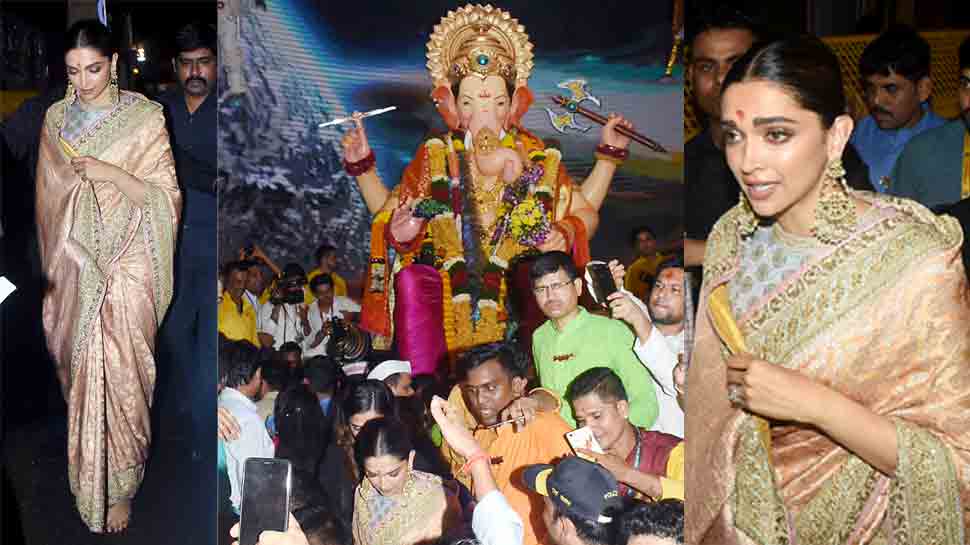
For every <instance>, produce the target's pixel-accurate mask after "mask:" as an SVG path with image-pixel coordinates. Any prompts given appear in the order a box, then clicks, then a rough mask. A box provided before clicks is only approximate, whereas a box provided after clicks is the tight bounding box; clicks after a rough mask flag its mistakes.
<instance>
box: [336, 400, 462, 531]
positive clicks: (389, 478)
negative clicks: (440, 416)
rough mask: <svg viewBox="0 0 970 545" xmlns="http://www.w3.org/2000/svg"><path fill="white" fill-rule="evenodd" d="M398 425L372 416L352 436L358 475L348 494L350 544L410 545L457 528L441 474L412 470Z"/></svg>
mask: <svg viewBox="0 0 970 545" xmlns="http://www.w3.org/2000/svg"><path fill="white" fill-rule="evenodd" d="M414 456H415V451H414V447H413V445H412V443H411V440H410V439H409V438H408V433H407V431H406V428H405V426H404V424H403V423H401V422H400V421H399V420H397V419H396V418H376V419H374V420H371V421H369V422H367V423H366V424H364V427H362V428H361V429H360V432H359V433H358V434H357V439H356V443H355V444H354V457H355V458H356V459H357V465H358V466H359V467H360V468H361V469H362V470H363V471H362V472H363V478H362V479H361V481H360V485H358V486H357V491H356V492H355V493H354V516H353V537H354V545H416V544H419V543H431V542H435V541H436V540H437V539H438V538H440V537H442V536H451V535H453V534H454V533H455V532H457V531H459V530H460V529H461V508H460V507H459V506H458V499H457V495H456V493H455V491H454V490H452V489H451V488H450V487H449V486H448V483H446V482H444V481H442V479H441V477H438V476H437V475H432V474H430V473H424V472H423V471H417V470H415V469H414Z"/></svg>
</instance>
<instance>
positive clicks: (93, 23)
mask: <svg viewBox="0 0 970 545" xmlns="http://www.w3.org/2000/svg"><path fill="white" fill-rule="evenodd" d="M82 47H90V48H91V49H94V50H95V51H97V52H98V53H100V54H102V55H104V56H105V57H110V56H111V55H112V54H113V53H115V52H116V49H115V47H114V41H113V40H112V37H111V31H109V30H108V27H106V26H104V25H102V24H101V22H100V21H98V20H96V19H83V20H81V21H78V22H76V23H74V24H73V25H71V28H69V29H67V40H66V43H65V44H64V53H67V52H68V51H70V50H72V49H80V48H82Z"/></svg>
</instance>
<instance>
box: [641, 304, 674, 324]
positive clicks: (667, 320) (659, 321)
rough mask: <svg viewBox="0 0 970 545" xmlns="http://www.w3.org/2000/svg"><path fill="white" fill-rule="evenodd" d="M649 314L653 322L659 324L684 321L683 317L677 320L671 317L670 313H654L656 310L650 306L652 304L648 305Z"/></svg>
mask: <svg viewBox="0 0 970 545" xmlns="http://www.w3.org/2000/svg"><path fill="white" fill-rule="evenodd" d="M647 314H649V315H650V321H651V322H653V323H655V324H657V325H677V324H679V323H681V322H682V321H683V319H680V320H676V319H674V318H671V317H670V315H669V314H668V315H666V316H659V317H658V316H657V315H656V314H655V313H654V311H653V309H652V308H651V307H650V305H647Z"/></svg>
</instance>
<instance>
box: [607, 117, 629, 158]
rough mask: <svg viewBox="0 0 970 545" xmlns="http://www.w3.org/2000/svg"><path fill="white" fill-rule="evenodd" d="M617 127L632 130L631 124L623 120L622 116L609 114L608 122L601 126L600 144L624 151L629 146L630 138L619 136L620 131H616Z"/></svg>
mask: <svg viewBox="0 0 970 545" xmlns="http://www.w3.org/2000/svg"><path fill="white" fill-rule="evenodd" d="M617 125H619V126H621V127H624V128H627V129H630V130H631V131H632V130H633V123H631V122H629V121H627V120H626V119H624V117H623V116H622V115H619V114H610V117H609V120H608V121H607V122H606V125H604V126H603V132H602V135H601V136H600V144H606V145H608V146H613V147H617V148H620V149H626V148H627V146H629V145H630V137H629V136H625V135H623V134H620V131H618V130H616V127H617Z"/></svg>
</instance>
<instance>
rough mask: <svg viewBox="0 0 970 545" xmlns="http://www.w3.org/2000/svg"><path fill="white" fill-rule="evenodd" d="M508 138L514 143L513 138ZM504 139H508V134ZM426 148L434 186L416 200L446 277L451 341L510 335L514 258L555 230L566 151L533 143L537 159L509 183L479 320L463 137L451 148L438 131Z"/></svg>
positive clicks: (454, 346)
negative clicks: (465, 235)
mask: <svg viewBox="0 0 970 545" xmlns="http://www.w3.org/2000/svg"><path fill="white" fill-rule="evenodd" d="M449 138H450V137H449ZM506 140H509V141H510V142H511V143H512V145H514V141H513V140H512V139H510V138H508V137H507V138H506ZM503 144H506V143H505V142H504V141H503ZM425 147H426V150H427V152H428V161H427V168H428V170H427V171H426V172H427V173H426V176H427V180H428V182H427V183H428V185H427V186H426V187H428V189H429V191H428V192H427V194H426V195H425V197H424V198H423V199H421V200H420V201H419V202H418V203H417V204H416V206H415V212H414V214H415V215H416V216H418V217H421V218H425V219H427V220H428V226H427V231H426V238H425V240H424V243H423V244H422V253H423V252H424V251H427V248H426V245H428V244H431V245H433V249H432V250H431V251H433V253H434V256H435V257H436V260H435V266H436V267H438V271H439V274H440V275H441V279H442V296H443V306H444V309H443V311H444V312H443V317H444V324H443V325H444V330H445V342H446V344H447V347H448V351H449V352H451V353H454V352H456V351H460V350H464V349H466V348H469V347H471V346H475V345H478V344H483V343H488V342H494V341H498V340H501V339H502V338H503V337H504V336H505V326H506V324H505V322H506V320H507V315H506V312H505V308H504V307H505V300H506V297H507V290H508V286H507V284H506V273H507V270H508V260H509V259H511V258H512V257H514V256H516V255H518V254H520V253H522V252H523V251H525V250H526V249H527V248H529V247H535V246H537V245H539V244H541V243H542V242H543V241H544V240H545V237H546V236H547V235H548V233H549V231H550V225H551V220H552V216H553V213H554V209H553V200H554V192H553V189H552V188H553V187H555V184H556V182H557V179H558V172H559V164H560V159H561V155H560V154H559V152H558V151H556V150H552V149H550V150H534V151H533V152H532V153H530V154H529V159H530V160H531V161H532V162H533V164H532V165H530V166H529V167H528V168H526V169H525V171H523V174H522V176H521V177H520V178H519V180H517V181H516V182H514V183H511V184H508V185H507V187H506V188H505V191H504V193H503V201H502V206H501V207H500V209H499V211H498V214H499V215H500V220H499V221H497V222H496V226H497V227H496V230H495V232H494V233H493V234H492V238H491V244H490V246H492V247H493V248H496V251H494V252H490V253H491V254H492V255H490V256H489V260H488V263H487V264H486V265H485V267H484V270H483V274H482V287H481V290H480V294H479V298H478V305H477V307H478V308H477V310H478V320H477V321H476V320H473V314H474V313H473V311H472V307H471V301H472V296H471V286H470V282H469V273H468V268H467V263H466V260H465V256H464V249H463V245H462V239H461V237H462V235H461V233H462V229H461V224H462V222H463V221H464V218H463V214H462V211H461V210H460V204H459V203H461V201H462V199H461V194H460V193H459V192H460V191H461V190H462V184H461V183H460V173H459V172H458V161H457V158H456V155H455V149H461V143H460V141H457V140H456V141H454V142H452V144H451V145H450V147H449V146H447V145H446V144H445V143H444V142H442V141H441V140H440V139H437V138H434V139H431V140H429V141H427V142H426V144H425ZM452 171H454V172H452ZM412 259H413V258H412Z"/></svg>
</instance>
